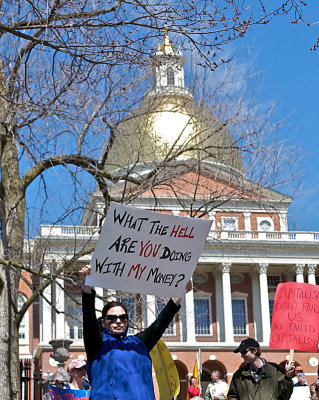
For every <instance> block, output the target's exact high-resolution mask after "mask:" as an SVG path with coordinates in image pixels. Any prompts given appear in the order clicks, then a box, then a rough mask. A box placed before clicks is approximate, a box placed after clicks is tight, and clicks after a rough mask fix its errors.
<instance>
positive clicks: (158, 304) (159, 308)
mask: <svg viewBox="0 0 319 400" xmlns="http://www.w3.org/2000/svg"><path fill="white" fill-rule="evenodd" d="M165 306H166V304H165V303H163V301H162V300H160V299H156V317H157V316H158V315H159V314H160V313H161V312H162V310H163V308H164V307H165ZM167 335H175V317H174V318H173V320H172V321H171V323H170V324H169V325H168V327H167V328H166V330H165V333H164V336H167Z"/></svg>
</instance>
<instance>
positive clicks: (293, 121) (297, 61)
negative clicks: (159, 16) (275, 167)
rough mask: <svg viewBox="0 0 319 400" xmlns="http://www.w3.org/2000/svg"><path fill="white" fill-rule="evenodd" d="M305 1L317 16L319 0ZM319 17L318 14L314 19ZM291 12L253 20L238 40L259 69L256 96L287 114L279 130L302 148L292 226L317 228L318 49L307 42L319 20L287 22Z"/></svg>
mask: <svg viewBox="0 0 319 400" xmlns="http://www.w3.org/2000/svg"><path fill="white" fill-rule="evenodd" d="M312 3H313V4H312V5H308V6H307V7H306V9H305V10H306V11H307V12H306V13H305V17H306V18H307V19H308V20H310V21H313V22H316V21H317V20H318V21H319V1H313V2H312ZM316 17H317V19H316ZM291 19H292V18H291V17H275V18H273V20H272V21H271V22H270V23H269V24H267V25H262V26H255V27H253V29H252V30H251V31H250V32H248V34H247V36H246V37H245V38H243V39H241V40H239V41H237V42H236V46H238V47H239V49H240V50H242V51H247V49H248V48H249V49H250V51H251V53H252V55H253V58H254V60H255V62H254V69H255V70H256V71H260V72H262V77H263V83H262V91H261V94H260V98H259V99H258V100H259V101H266V102H268V101H274V102H276V103H277V104H280V106H281V113H282V114H283V115H288V114H289V115H290V117H289V119H288V121H287V124H286V126H285V127H284V128H283V129H282V132H281V134H282V135H284V136H285V137H287V138H291V140H292V142H293V143H295V144H300V145H301V148H302V162H301V171H300V172H301V174H302V175H303V187H302V189H301V191H300V193H299V194H297V195H296V196H295V199H294V201H293V203H292V205H291V206H290V210H289V228H290V229H291V230H309V231H319V179H318V172H319V124H318V118H319V113H318V111H319V102H318V94H319V49H318V50H316V51H310V48H311V47H312V46H313V44H314V43H315V41H316V38H317V37H318V36H319V23H318V24H314V25H312V26H311V27H308V26H306V25H305V24H303V23H299V24H291V23H290V22H289V21H290V20H291Z"/></svg>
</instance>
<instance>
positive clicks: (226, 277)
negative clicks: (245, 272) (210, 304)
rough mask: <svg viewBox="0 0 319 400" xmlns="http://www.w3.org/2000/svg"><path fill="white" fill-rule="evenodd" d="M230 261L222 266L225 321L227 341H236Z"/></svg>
mask: <svg viewBox="0 0 319 400" xmlns="http://www.w3.org/2000/svg"><path fill="white" fill-rule="evenodd" d="M230 266H231V264H230V263H223V264H222V265H221V267H220V269H221V271H222V283H223V306H224V322H225V342H227V343H233V342H234V328H233V310H232V303H231V286H230Z"/></svg>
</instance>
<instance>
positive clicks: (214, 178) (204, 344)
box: [19, 34, 319, 400]
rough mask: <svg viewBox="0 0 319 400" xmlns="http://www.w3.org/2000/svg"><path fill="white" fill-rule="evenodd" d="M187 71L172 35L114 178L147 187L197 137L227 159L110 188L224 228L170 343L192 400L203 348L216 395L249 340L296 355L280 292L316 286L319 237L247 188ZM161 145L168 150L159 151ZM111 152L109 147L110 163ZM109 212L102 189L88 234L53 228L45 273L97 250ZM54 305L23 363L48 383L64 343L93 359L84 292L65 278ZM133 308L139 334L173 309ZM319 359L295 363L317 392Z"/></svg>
mask: <svg viewBox="0 0 319 400" xmlns="http://www.w3.org/2000/svg"><path fill="white" fill-rule="evenodd" d="M185 61H186V60H185V58H184V57H183V55H182V54H181V51H180V50H179V49H175V48H174V46H173V45H172V44H171V42H170V40H169V38H168V36H167V34H166V35H165V38H164V43H163V44H162V45H161V46H159V47H158V50H157V52H156V54H155V55H154V57H153V59H152V66H153V77H154V80H153V87H152V89H151V90H150V91H149V92H147V93H146V95H145V98H144V102H143V104H142V106H141V107H139V108H137V109H134V110H132V112H131V113H130V114H129V115H128V116H127V117H126V118H124V119H123V120H122V121H121V122H120V124H119V125H118V127H117V135H116V140H115V142H114V143H113V146H112V149H111V151H110V153H109V154H108V157H107V162H106V168H109V169H110V170H112V171H113V173H114V174H116V173H118V174H123V171H124V170H125V171H127V170H128V167H130V174H131V176H133V177H140V176H146V175H147V174H148V173H149V171H150V170H151V168H153V166H154V162H155V161H156V160H160V159H161V158H162V159H163V158H164V157H169V154H168V153H167V152H166V153H165V151H166V150H165V149H169V148H172V146H174V145H175V144H178V145H179V146H183V144H184V143H187V141H188V140H189V138H190V137H196V138H197V140H198V143H199V142H200V143H205V145H206V148H210V144H211V147H213V146H214V149H215V152H214V155H213V156H212V155H210V156H208V157H205V156H204V155H203V154H202V153H201V150H200V146H197V147H196V146H194V151H190V152H188V153H186V154H185V153H183V154H182V156H181V157H175V159H174V160H173V162H171V163H169V164H167V165H168V167H167V170H166V171H165V174H166V175H165V179H164V180H159V182H158V183H157V182H154V181H153V182H152V185H150V187H149V188H148V187H145V186H144V187H142V188H140V187H136V185H134V184H133V183H132V184H125V183H124V181H123V182H122V181H121V180H119V181H118V183H116V184H112V183H111V182H107V184H108V185H109V191H110V193H111V195H112V196H113V197H115V198H116V196H117V195H118V197H119V198H120V197H121V193H123V191H124V190H125V192H126V194H130V199H131V202H130V204H131V205H133V206H135V207H139V208H143V209H148V210H153V211H157V212H161V213H166V214H171V215H176V216H186V217H189V216H199V217H202V218H209V219H211V220H212V227H211V230H210V233H209V235H208V238H207V240H206V243H205V246H204V249H203V252H202V254H201V257H200V259H199V262H198V265H197V267H196V270H195V272H194V275H193V286H194V288H193V290H192V291H191V292H189V293H187V294H186V296H185V299H184V300H183V302H182V308H181V310H180V312H179V314H178V315H177V316H176V318H175V320H174V321H173V323H172V324H171V325H170V326H169V328H168V329H167V330H166V333H165V336H164V337H163V339H164V341H165V342H166V344H167V346H168V348H169V350H170V352H171V354H172V357H173V359H174V361H175V363H176V366H177V370H178V373H179V376H180V382H181V392H180V395H179V396H178V399H181V400H185V399H186V392H187V387H188V383H187V381H188V378H189V376H190V375H191V374H192V371H193V367H194V363H195V355H196V351H197V350H198V349H201V355H202V365H203V373H202V386H203V387H204V388H205V387H206V386H207V384H208V382H209V380H210V372H211V370H212V369H218V370H219V371H220V372H221V374H222V376H224V377H225V379H226V380H227V381H228V383H229V382H230V380H231V377H232V374H233V373H234V371H236V369H237V368H238V367H239V366H240V365H241V363H242V359H241V358H240V355H238V354H234V353H233V350H234V348H235V347H236V345H237V344H238V342H240V341H241V340H242V339H243V338H246V337H253V338H255V339H256V340H257V341H259V342H260V345H261V348H262V353H263V356H264V357H265V358H266V359H268V360H270V361H273V362H276V363H278V364H280V363H283V362H285V361H286V357H287V355H288V351H287V350H282V351H281V350H274V349H269V347H268V344H269V336H270V325H271V316H272V307H273V302H274V294H275V290H276V286H277V285H278V283H281V282H288V281H297V282H308V283H311V284H316V279H318V276H317V275H316V269H317V265H318V264H319V232H293V231H289V230H288V223H287V210H288V207H289V205H290V203H291V202H292V198H291V197H288V196H286V195H284V194H281V193H279V192H277V191H274V190H271V189H269V188H265V187H262V186H260V185H258V184H256V183H254V182H252V181H250V180H248V179H247V178H246V176H245V168H244V162H243V159H242V154H241V152H240V149H239V148H238V147H236V146H235V145H234V138H233V136H232V135H231V133H230V132H229V130H228V129H227V128H226V127H225V126H224V125H223V124H222V123H221V122H220V121H218V119H217V118H216V116H215V115H213V114H212V113H211V112H210V111H208V110H206V109H203V108H201V107H199V105H197V104H196V102H195V101H194V98H193V93H192V92H191V91H190V90H189V89H188V88H186V87H185V85H184V63H185ZM205 135H206V136H205ZM155 142H156V143H157V144H158V143H161V146H155V145H154V143H155ZM158 149H160V150H158ZM227 149H228V150H227ZM229 149H231V151H230V150H229ZM106 151H108V146H107V143H106V146H105V148H104V150H103V154H104V153H105V152H106ZM137 153H138V154H139V156H138V157H137V156H136V154H137ZM103 154H102V155H103ZM137 160H138V162H137ZM154 160H155V161H154ZM186 165H187V168H185V166H186ZM159 173H161V171H159ZM125 185H126V186H125ZM208 205H209V206H208ZM103 209H104V201H103V196H102V194H101V193H100V192H99V190H98V189H96V190H95V191H94V192H93V193H92V194H91V197H90V200H89V202H88V206H87V209H86V211H85V213H84V215H83V219H82V224H81V225H80V226H57V225H54V226H53V225H52V226H50V225H45V226H41V229H40V233H39V236H38V237H37V238H36V239H35V245H34V247H35V248H36V249H37V251H38V252H40V253H41V255H42V257H43V258H44V260H45V263H46V264H47V265H48V266H50V265H52V264H55V265H59V263H61V262H62V260H64V259H65V258H68V257H71V256H72V255H73V254H75V252H76V251H79V250H80V249H82V248H83V246H85V245H86V244H87V242H88V241H90V242H91V243H93V244H94V243H95V242H96V240H97V238H98V230H99V225H100V222H101V218H102V215H103ZM89 261H90V258H89V256H87V257H83V258H81V259H80V261H79V262H78V265H77V269H79V268H80V267H81V266H83V265H85V264H87V263H89ZM70 275H71V276H73V277H74V282H76V280H77V278H76V276H77V273H76V271H74V270H73V271H70ZM20 289H21V291H20V294H19V299H20V301H21V302H23V299H24V296H25V295H28V290H29V289H28V288H27V286H26V285H24V284H23V283H22V284H21V287H20ZM96 291H97V294H98V295H99V296H101V298H100V299H97V304H96V306H97V309H98V310H101V309H102V307H103V299H104V300H107V299H110V298H112V299H114V298H116V299H118V298H120V299H123V294H119V293H117V292H116V291H114V290H112V291H111V290H104V289H101V288H97V289H96ZM44 296H45V298H46V299H48V300H49V303H48V302H46V301H43V299H39V302H38V303H34V304H33V305H32V307H31V308H30V310H29V311H28V313H27V314H26V316H25V318H24V320H23V322H22V324H21V327H20V356H21V358H30V359H31V358H32V359H33V360H34V362H33V368H35V369H37V370H38V369H40V368H41V369H42V371H43V372H44V375H45V376H46V374H52V373H53V372H55V371H56V368H57V367H56V364H55V362H54V360H52V359H50V353H52V347H51V346H50V344H49V342H50V341H51V340H52V339H61V338H64V339H71V340H72V341H73V343H72V344H71V347H70V353H71V354H73V356H72V358H74V357H76V356H78V355H84V354H85V353H84V348H83V340H82V319H81V304H80V303H81V293H80V289H79V287H78V286H76V285H75V284H73V285H72V283H71V282H69V283H68V282H67V281H65V280H63V279H62V278H61V279H58V280H57V282H56V284H55V285H53V286H51V287H48V288H47V289H46V290H45V293H44ZM124 297H125V296H124ZM124 302H125V303H126V305H127V307H128V309H129V311H130V319H131V320H132V321H133V322H134V323H135V326H136V327H135V328H130V332H131V333H134V331H135V329H143V327H146V326H148V325H149V324H150V323H151V322H152V321H153V320H154V318H155V317H156V315H157V314H158V313H159V312H160V311H161V309H162V308H163V304H164V303H163V299H160V298H156V297H155V296H150V295H138V294H137V295H132V294H131V295H129V296H126V298H124ZM50 303H51V304H53V305H54V307H52V306H51V305H50ZM318 359H319V356H318V355H317V354H316V353H314V354H311V353H304V352H299V351H297V352H295V360H296V362H297V364H300V365H301V366H302V367H303V369H304V372H305V373H306V375H307V379H308V382H309V383H312V382H313V381H315V379H316V376H317V368H318Z"/></svg>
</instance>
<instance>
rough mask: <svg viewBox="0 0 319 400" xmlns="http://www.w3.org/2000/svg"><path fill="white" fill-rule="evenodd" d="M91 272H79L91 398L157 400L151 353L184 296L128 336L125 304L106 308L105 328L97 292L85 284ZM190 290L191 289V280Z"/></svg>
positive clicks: (108, 304) (108, 305) (114, 302)
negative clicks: (97, 308)
mask: <svg viewBox="0 0 319 400" xmlns="http://www.w3.org/2000/svg"><path fill="white" fill-rule="evenodd" d="M90 273H91V267H90V266H89V265H86V266H85V267H83V268H82V269H81V270H80V271H79V275H80V278H81V280H82V282H83V286H82V310H83V336H84V346H85V351H86V354H87V372H88V377H89V381H90V385H91V395H90V400H115V399H116V400H127V399H134V400H155V395H154V388H153V379H152V362H151V357H150V354H149V352H150V351H151V350H152V348H153V347H154V346H155V345H156V343H157V342H158V340H159V339H160V338H161V336H162V335H163V333H164V331H165V329H166V328H167V327H168V325H169V324H170V322H171V321H172V319H173V318H174V316H175V314H176V313H177V312H178V310H179V309H180V302H181V299H171V300H170V301H169V302H168V303H167V305H166V306H165V308H164V309H163V311H162V312H161V313H160V314H159V316H158V317H157V319H156V320H155V321H154V322H153V323H152V324H151V325H150V326H149V327H148V328H147V329H145V330H144V331H142V332H139V333H138V334H136V335H131V336H127V329H128V312H127V309H126V307H125V305H124V304H123V303H121V302H117V301H113V302H109V303H107V304H106V305H105V306H104V308H103V310H102V318H101V327H102V330H101V329H100V324H99V322H98V320H97V318H96V315H95V291H94V290H93V289H92V288H91V287H90V286H86V285H85V284H84V283H85V278H86V276H87V275H89V274H90ZM187 289H188V290H190V289H191V283H190V282H189V283H188V286H187Z"/></svg>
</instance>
